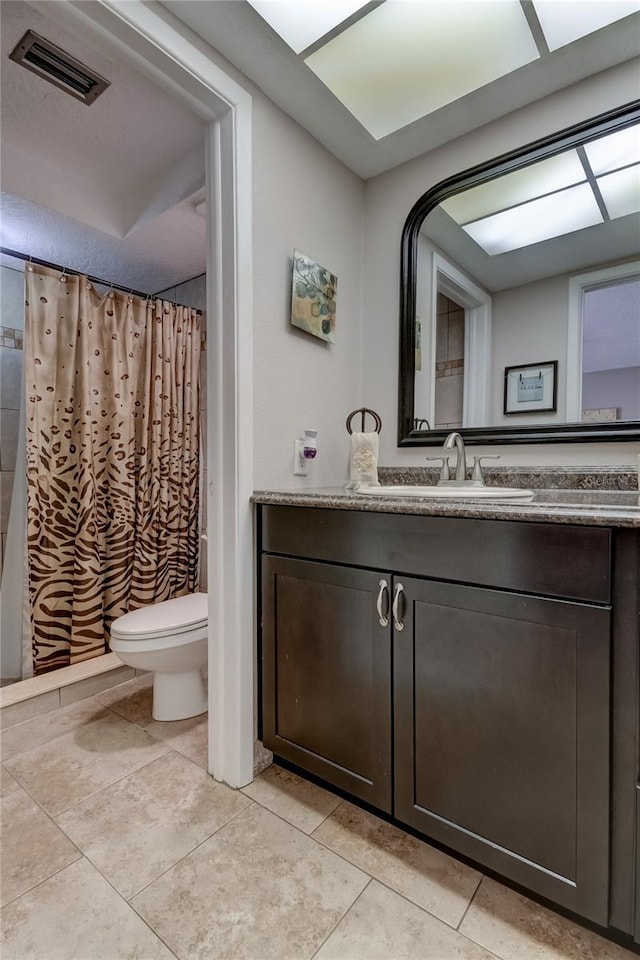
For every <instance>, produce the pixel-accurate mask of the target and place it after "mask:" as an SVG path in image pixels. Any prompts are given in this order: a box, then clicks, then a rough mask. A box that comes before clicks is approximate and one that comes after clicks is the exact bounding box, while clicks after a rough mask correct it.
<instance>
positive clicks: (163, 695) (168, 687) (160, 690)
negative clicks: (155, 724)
mask: <svg viewBox="0 0 640 960" xmlns="http://www.w3.org/2000/svg"><path fill="white" fill-rule="evenodd" d="M207 707H208V703H207V691H206V689H205V685H204V681H203V679H202V674H201V672H200V669H199V668H198V669H197V670H185V671H184V672H183V673H160V672H159V671H157V670H156V672H155V673H154V675H153V711H152V715H153V719H154V720H187V719H188V718H189V717H197V716H199V715H200V714H201V713H206V711H207Z"/></svg>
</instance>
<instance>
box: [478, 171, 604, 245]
mask: <svg viewBox="0 0 640 960" xmlns="http://www.w3.org/2000/svg"><path fill="white" fill-rule="evenodd" d="M602 222H603V219H602V214H601V213H600V210H599V208H598V204H597V203H596V200H595V197H594V195H593V192H592V190H591V187H590V186H589V185H588V184H586V183H584V184H580V185H579V186H577V187H569V188H568V189H567V190H561V191H560V192H559V193H554V194H551V196H547V197H539V198H538V199H537V200H531V201H529V203H523V204H521V205H520V206H518V207H513V208H512V209H511V210H504V211H502V213H496V214H494V215H493V216H492V217H486V218H485V219H484V220H477V221H476V222H475V223H468V224H467V225H466V226H465V227H463V229H464V230H466V232H467V233H468V234H469V236H470V237H472V238H473V239H474V240H475V241H476V243H478V244H479V245H480V246H481V247H482V248H483V250H486V252H487V253H488V254H490V255H491V256H494V255H495V254H498V253H507V252H508V251H509V250H517V249H518V248H519V247H528V246H530V245H531V244H532V243H540V242H541V241H542V240H551V239H552V238H553V237H561V236H563V235H564V234H566V233H573V231H574V230H582V229H583V228H584V227H592V226H594V225H595V224H597V223H602Z"/></svg>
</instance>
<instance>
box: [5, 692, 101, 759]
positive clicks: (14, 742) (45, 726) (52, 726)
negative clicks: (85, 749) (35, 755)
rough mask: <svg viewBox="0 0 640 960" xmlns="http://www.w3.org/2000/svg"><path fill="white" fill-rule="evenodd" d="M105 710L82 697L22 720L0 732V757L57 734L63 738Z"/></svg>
mask: <svg viewBox="0 0 640 960" xmlns="http://www.w3.org/2000/svg"><path fill="white" fill-rule="evenodd" d="M106 716H107V711H106V710H105V708H104V707H103V706H102V704H101V703H98V702H97V701H96V700H93V699H89V700H83V701H82V702H81V703H75V704H73V705H72V706H70V707H61V708H60V709H59V710H54V711H52V712H51V713H48V714H47V715H46V716H44V717H34V718H33V719H32V720H25V722H24V723H20V724H18V725H17V726H15V727H11V728H10V729H9V730H3V731H2V740H1V744H2V746H1V749H2V759H3V761H4V760H8V759H9V758H10V757H15V756H17V755H18V754H20V753H24V752H25V751H26V750H32V749H33V748H34V747H39V746H40V745H41V744H43V743H49V742H50V741H51V740H55V739H56V737H62V736H64V735H65V734H66V733H69V732H70V731H71V730H75V729H76V727H81V726H83V725H84V724H86V723H91V722H92V721H93V720H98V719H99V718H100V717H106Z"/></svg>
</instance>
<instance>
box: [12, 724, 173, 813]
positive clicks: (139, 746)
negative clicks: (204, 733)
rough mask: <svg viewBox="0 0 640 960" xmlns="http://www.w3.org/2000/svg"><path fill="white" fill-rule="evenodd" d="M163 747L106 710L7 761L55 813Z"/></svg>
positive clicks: (164, 748) (159, 753) (149, 758)
mask: <svg viewBox="0 0 640 960" xmlns="http://www.w3.org/2000/svg"><path fill="white" fill-rule="evenodd" d="M167 749H168V747H167V746H166V744H163V743H160V742H159V741H158V740H154V739H153V738H152V737H150V736H149V735H148V734H146V733H145V732H144V731H143V730H141V729H140V728H139V727H136V726H134V725H133V724H131V723H127V721H126V720H123V719H122V718H121V717H118V716H116V715H115V714H114V713H111V712H110V711H109V710H105V715H104V716H101V717H99V719H97V720H94V721H93V722H91V723H87V724H86V725H84V726H80V727H76V729H75V730H72V731H71V732H69V733H66V734H65V735H64V736H62V737H57V738H56V739H55V740H52V741H51V742H50V743H45V744H42V745H41V746H38V747H35V748H34V749H33V750H28V751H27V752H26V753H21V754H20V755H19V756H17V757H13V759H11V760H7V761H6V762H5V766H6V767H7V769H8V770H9V772H10V773H11V774H12V775H13V776H14V777H15V778H16V780H17V781H18V783H20V784H22V785H23V786H24V788H25V789H26V790H27V791H28V792H29V793H30V794H31V796H32V797H33V798H34V799H35V800H37V801H38V803H40V804H42V806H43V807H44V808H45V810H46V811H47V812H48V813H50V814H52V815H53V814H56V813H60V812H61V811H62V810H65V809H66V808H67V807H70V806H71V805H72V804H74V803H78V802H79V801H80V800H86V798H87V797H90V796H91V795H92V794H94V793H97V792H98V790H102V789H103V788H104V787H107V786H109V784H111V783H115V781H116V780H120V778H121V777H125V776H127V774H129V773H133V771H134V770H137V769H138V768H139V767H142V766H144V764H145V763H150V762H151V761H152V760H156V759H157V758H158V757H160V756H162V755H163V754H164V753H166V751H167Z"/></svg>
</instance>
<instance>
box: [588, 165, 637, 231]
mask: <svg viewBox="0 0 640 960" xmlns="http://www.w3.org/2000/svg"><path fill="white" fill-rule="evenodd" d="M597 184H598V186H599V188H600V193H601V194H602V198H603V200H604V202H605V205H606V208H607V211H608V213H609V216H610V217H611V219H612V220H614V219H615V218H616V217H626V216H628V215H629V214H630V213H639V212H640V164H636V165H635V166H633V167H626V168H625V169H624V170H616V172H615V173H607V174H606V175H605V176H604V177H598V179H597Z"/></svg>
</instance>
